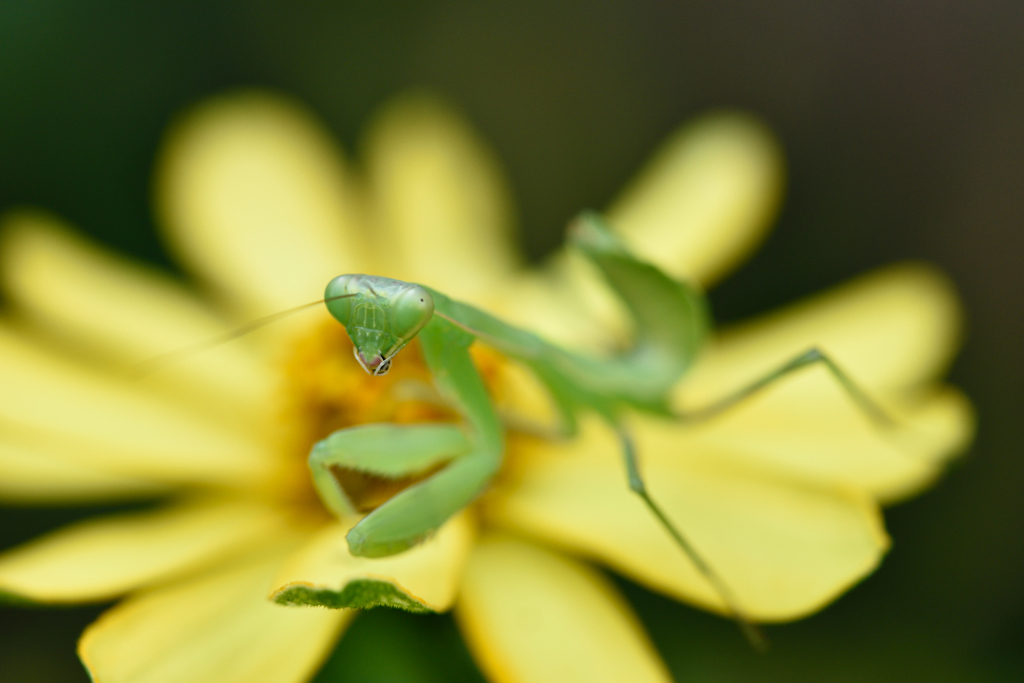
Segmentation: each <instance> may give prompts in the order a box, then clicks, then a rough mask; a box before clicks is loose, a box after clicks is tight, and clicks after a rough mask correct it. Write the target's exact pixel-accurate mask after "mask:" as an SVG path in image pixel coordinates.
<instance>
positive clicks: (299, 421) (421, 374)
mask: <svg viewBox="0 0 1024 683" xmlns="http://www.w3.org/2000/svg"><path fill="white" fill-rule="evenodd" d="M392 366H393V367H392V369H391V371H390V372H388V373H387V374H386V375H383V374H382V375H378V376H372V375H369V374H367V373H366V372H365V371H364V370H363V369H362V368H361V367H360V366H359V364H358V363H357V362H356V361H355V360H354V359H353V347H352V342H351V341H350V340H349V338H348V334H346V332H345V328H343V327H342V326H341V325H339V324H338V323H336V322H333V321H330V322H327V323H325V324H323V325H321V326H319V327H318V328H316V329H314V330H313V332H312V333H311V334H307V335H305V336H302V337H300V338H299V339H298V340H297V341H296V342H295V343H294V345H293V346H292V348H291V349H290V352H289V354H288V357H287V358H286V361H285V378H286V379H285V381H286V388H285V390H286V393H287V403H286V407H285V412H286V415H285V424H286V425H288V437H287V438H288V446H287V448H288V450H289V451H290V452H292V453H294V457H295V459H296V460H297V461H298V462H300V463H302V464H303V469H305V461H306V458H307V457H308V456H309V452H310V450H311V449H312V447H313V445H314V444H315V443H316V442H317V441H320V440H321V439H323V438H325V437H327V436H329V435H330V434H332V433H334V432H336V431H338V430H339V429H346V428H348V427H354V426H356V425H362V424H371V423H378V422H389V423H393V424H411V423H417V422H453V421H457V420H458V414H457V413H456V412H455V411H454V410H452V409H451V408H450V407H449V406H447V405H446V404H445V403H444V401H443V400H442V398H441V397H440V395H439V394H438V393H437V391H436V390H435V389H434V386H433V384H432V382H431V379H430V372H429V371H428V370H427V367H426V364H425V363H424V362H423V355H422V353H421V352H420V347H419V344H418V343H417V342H416V341H415V340H414V341H413V343H411V344H409V346H408V347H407V348H406V349H405V350H403V351H402V352H401V354H400V355H399V356H397V357H396V358H395V359H394V361H393V363H392ZM332 471H333V473H334V475H335V477H336V478H337V479H338V482H339V483H340V484H341V486H342V488H343V489H344V490H345V492H346V494H347V495H348V497H349V500H350V501H351V502H352V504H353V505H354V506H355V508H356V509H357V510H359V511H361V512H367V511H369V510H372V509H373V508H375V507H377V506H378V505H380V504H382V503H383V502H385V501H386V500H388V499H389V498H390V497H391V496H393V495H395V494H396V493H398V492H399V491H401V490H402V489H404V488H405V487H407V486H409V485H410V484H412V483H414V482H415V481H418V480H420V479H422V478H423V477H425V476H427V475H429V474H430V473H429V472H428V473H423V474H421V475H420V476H418V477H403V478H401V479H385V478H383V477H378V476H374V475H371V474H366V473H363V472H357V471H355V470H351V469H347V468H341V467H338V468H334V470H332ZM302 480H303V482H305V484H304V489H305V490H304V491H303V494H302V498H303V499H304V502H307V503H311V504H313V505H316V506H320V501H319V498H318V497H317V495H316V493H315V491H314V489H313V487H312V484H311V483H310V480H309V477H308V476H307V477H303V478H302Z"/></svg>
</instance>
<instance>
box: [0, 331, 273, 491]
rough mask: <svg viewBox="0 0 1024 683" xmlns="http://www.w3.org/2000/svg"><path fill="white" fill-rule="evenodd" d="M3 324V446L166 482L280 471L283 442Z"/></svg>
mask: <svg viewBox="0 0 1024 683" xmlns="http://www.w3.org/2000/svg"><path fill="white" fill-rule="evenodd" d="M39 347H40V345H39V344H38V343H35V342H33V340H31V339H29V338H27V337H25V336H23V335H20V334H16V333H15V332H13V331H12V330H11V329H10V328H9V327H6V326H3V325H0V357H2V358H3V359H4V362H3V364H0V417H2V418H3V431H2V432H0V440H2V441H3V442H5V443H17V444H20V445H23V446H24V447H26V448H28V449H30V450H31V449H33V446H34V444H37V445H39V446H40V448H41V449H43V450H50V451H52V450H53V449H54V448H60V449H61V450H62V451H63V452H65V453H66V454H67V459H68V461H74V462H80V463H82V464H84V465H86V466H90V465H91V466H95V467H99V468H101V469H104V470H106V471H108V472H110V473H115V474H124V475H128V476H140V477H143V478H146V479H152V480H158V481H193V482H217V483H221V484H225V485H229V486H252V485H255V484H257V483H260V482H267V481H269V480H271V479H272V478H273V476H274V475H275V474H277V473H278V468H279V467H280V465H281V460H280V455H279V454H278V453H277V452H276V450H275V449H274V446H275V444H273V443H269V442H267V440H266V439H260V438H259V435H258V434H244V433H239V432H236V431H233V430H231V429H226V428H225V427H224V426H223V425H221V424H217V422H216V421H215V420H214V421H211V420H210V419H207V418H206V417H203V416H200V415H199V414H197V413H196V412H191V411H190V410H189V409H186V408H185V407H183V406H180V405H178V404H176V403H174V402H170V401H167V400H166V399H165V398H162V397H159V396H156V395H153V394H152V393H150V392H147V391H145V390H144V387H143V386H142V384H141V383H140V382H132V381H128V380H118V379H116V378H114V377H111V376H110V375H109V374H105V373H102V372H100V371H97V370H94V369H92V368H89V367H86V366H84V365H81V364H79V363H76V362H73V361H71V360H69V359H62V358H59V357H57V356H56V355H54V354H50V353H46V352H45V351H44V350H42V349H41V348H39Z"/></svg>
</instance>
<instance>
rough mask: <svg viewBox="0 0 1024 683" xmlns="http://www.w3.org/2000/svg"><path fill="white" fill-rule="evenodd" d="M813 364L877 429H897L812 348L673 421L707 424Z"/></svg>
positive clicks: (827, 358)
mask: <svg viewBox="0 0 1024 683" xmlns="http://www.w3.org/2000/svg"><path fill="white" fill-rule="evenodd" d="M815 363H820V364H822V365H824V366H825V368H826V369H827V370H828V372H829V374H830V375H831V376H832V377H833V378H834V379H835V381H836V382H837V383H838V384H839V386H840V387H841V388H842V389H843V391H844V392H845V393H846V395H847V396H849V397H850V399H851V400H852V401H853V402H854V404H855V405H856V406H857V408H858V409H860V411H861V412H862V413H864V415H865V416H867V417H868V419H870V420H871V422H872V423H874V424H875V425H876V426H877V427H879V428H883V429H888V428H892V427H894V426H896V422H895V420H893V419H892V418H891V417H890V416H889V415H888V413H886V412H885V411H884V410H883V409H882V408H881V406H879V405H878V403H876V402H875V401H874V400H873V399H872V398H871V397H870V396H869V395H868V394H867V392H865V391H864V390H863V389H862V388H861V387H860V385H858V384H857V383H856V382H854V381H853V379H852V378H851V377H850V376H849V375H848V374H846V373H845V372H844V371H843V370H842V369H841V368H840V367H839V366H838V365H837V364H836V362H835V361H833V360H832V359H831V358H829V357H828V356H827V355H825V353H823V352H822V351H821V350H820V349H818V348H814V347H812V348H810V349H808V350H807V351H804V352H803V353H801V354H799V355H797V356H796V357H794V358H793V359H791V360H789V361H787V362H786V363H783V364H782V365H781V366H779V367H778V368H776V369H775V370H772V371H771V372H769V373H768V374H766V375H765V376H763V377H761V378H760V379H757V380H755V381H753V382H751V383H750V384H748V385H746V386H744V387H741V388H740V389H738V390H737V391H734V392H733V393H731V394H729V395H728V396H725V397H724V398H721V399H719V400H718V401H715V402H714V403H712V404H711V405H709V406H705V407H704V408H699V409H697V410H683V411H676V412H675V417H676V419H678V420H680V421H681V422H688V423H698V422H704V421H706V420H710V419H712V418H714V417H717V416H718V415H720V414H722V413H723V412H725V411H726V410H728V409H729V408H731V407H733V406H734V405H736V404H738V403H741V402H742V401H744V400H746V399H748V398H750V397H751V396H754V395H756V394H757V393H759V392H760V391H762V390H763V389H766V388H767V387H768V386H770V385H771V384H773V383H775V382H776V381H778V380H780V379H782V378H783V377H785V376H786V375H788V374H790V373H792V372H795V371H797V370H799V369H801V368H804V367H807V366H809V365H813V364H815Z"/></svg>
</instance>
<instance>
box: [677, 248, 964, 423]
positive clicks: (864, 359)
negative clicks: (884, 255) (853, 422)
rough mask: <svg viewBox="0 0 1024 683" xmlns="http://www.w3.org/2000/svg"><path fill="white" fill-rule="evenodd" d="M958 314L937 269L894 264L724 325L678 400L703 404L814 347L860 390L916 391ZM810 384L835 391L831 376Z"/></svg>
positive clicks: (946, 350)
mask: <svg viewBox="0 0 1024 683" xmlns="http://www.w3.org/2000/svg"><path fill="white" fill-rule="evenodd" d="M960 317H961V316H960V308H959V305H958V303H957V298H956V294H955V292H954V291H953V289H952V287H951V286H950V284H949V282H948V280H947V279H946V278H945V277H943V276H942V275H941V274H940V273H938V272H937V271H936V270H935V269H933V268H931V267H929V266H925V265H921V264H902V265H897V266H892V267H889V268H886V269H884V270H880V271H877V272H875V273H871V274H869V275H866V276H864V277H861V278H859V279H857V280H854V281H853V282H850V283H848V284H846V285H843V286H841V287H837V288H836V289H833V290H831V291H829V292H826V293H824V294H821V295H818V296H816V297H814V298H811V299H808V300H806V301H804V302H801V303H798V304H796V305H793V306H790V307H788V308H786V309H783V310H781V311H778V312H776V313H772V314H769V315H766V316H764V317H762V318H759V319H756V320H753V321H751V322H748V323H745V324H743V325H740V326H737V327H735V328H733V329H729V330H726V331H724V332H723V333H722V335H721V337H720V338H719V339H716V340H715V342H714V343H713V344H711V345H710V346H709V348H708V349H707V352H706V353H705V355H704V356H703V357H702V358H701V359H700V361H699V362H698V364H697V365H696V367H695V368H694V370H693V372H692V374H691V375H690V376H688V377H687V378H685V379H684V381H683V382H682V383H681V384H680V389H679V391H680V394H679V396H678V398H679V399H680V401H681V403H682V405H690V406H700V405H703V403H704V402H707V401H711V400H714V399H716V398H720V397H722V396H724V395H725V394H726V393H727V392H729V391H731V390H735V389H738V388H740V387H742V386H745V385H746V384H749V383H750V382H752V381H754V380H755V379H758V378H760V377H763V376H764V375H765V374H767V373H768V372H770V371H772V370H774V369H776V368H778V367H779V366H781V365H782V364H783V363H785V362H786V361H789V360H791V359H793V358H794V357H795V356H797V355H798V354H800V353H801V352H803V351H806V350H808V349H810V348H812V347H818V348H819V349H821V350H822V351H824V352H825V353H827V354H828V355H829V356H830V357H831V358H832V359H833V360H834V361H836V363H838V364H839V366H840V367H841V368H842V369H843V370H844V371H845V372H847V373H848V374H849V375H850V376H851V377H852V378H853V379H854V380H855V381H856V382H857V383H859V384H860V385H861V386H862V387H864V388H865V389H868V390H871V391H874V392H885V391H890V390H892V391H906V390H909V389H916V388H919V387H920V386H921V385H922V384H923V383H925V382H927V381H929V380H933V379H935V378H937V377H938V376H940V375H941V374H942V373H943V372H944V371H945V369H946V367H947V366H948V364H949V362H950V361H951V359H952V357H953V354H954V352H955V351H956V349H957V347H958V345H959V340H960V327H961V324H960ZM801 374H803V373H801ZM784 384H789V382H786V383H784ZM801 386H802V385H801ZM814 386H815V387H816V389H814V390H815V391H817V392H818V393H817V394H816V396H817V397H820V396H822V395H824V393H827V392H831V391H832V388H831V387H830V386H829V383H828V382H819V383H816V384H815V385H814ZM810 390H811V389H810V387H809V386H808V387H806V388H803V389H800V390H799V391H797V390H791V393H793V394H794V395H801V394H804V393H805V392H806V391H810ZM808 397H809V395H808Z"/></svg>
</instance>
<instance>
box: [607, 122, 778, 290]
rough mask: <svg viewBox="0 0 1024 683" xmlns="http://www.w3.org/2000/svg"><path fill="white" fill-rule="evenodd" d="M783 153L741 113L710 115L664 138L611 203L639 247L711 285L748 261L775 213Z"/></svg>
mask: <svg viewBox="0 0 1024 683" xmlns="http://www.w3.org/2000/svg"><path fill="white" fill-rule="evenodd" d="M783 176H784V169H783V160H782V152H781V150H780V149H779V147H778V144H777V143H776V141H775V139H774V137H772V135H771V133H770V132H769V131H768V130H767V129H766V128H765V127H764V126H763V125H762V124H761V123H760V122H759V121H757V120H755V119H752V118H751V117H749V116H745V115H742V114H729V113H725V114H714V115H711V116H707V117H705V118H703V119H700V120H698V121H696V122H694V123H691V124H689V125H686V126H684V127H683V128H681V129H679V130H678V131H677V132H676V133H675V134H673V135H672V136H671V137H670V138H669V139H668V141H666V142H665V143H664V144H663V145H662V147H661V148H660V149H659V150H658V152H657V153H656V154H655V155H654V157H653V158H652V159H651V160H650V161H649V162H648V164H647V166H646V167H645V168H644V170H643V171H642V172H641V173H640V175H639V176H638V177H637V178H636V180H634V181H633V183H632V184H631V185H629V186H628V187H627V188H626V190H625V192H624V193H623V194H622V195H621V196H620V197H619V198H618V199H617V200H616V201H615V202H614V203H613V204H612V205H611V207H610V208H609V209H608V219H609V221H610V222H611V223H612V225H614V226H615V227H616V228H617V229H618V231H619V232H620V233H621V234H622V235H623V236H624V237H625V238H626V240H627V242H628V243H629V244H630V245H631V246H632V248H633V249H634V250H635V251H636V253H637V254H638V255H640V256H642V257H643V258H646V259H648V260H650V261H652V262H653V263H655V264H657V265H659V266H660V267H661V268H662V269H664V270H665V271H666V272H668V273H670V274H672V275H674V276H676V277H680V278H687V279H691V280H694V281H696V282H699V283H701V284H702V285H704V286H705V287H707V286H709V285H710V284H712V283H713V282H715V281H716V280H718V279H719V278H720V277H721V276H722V275H724V274H726V273H727V272H728V271H729V270H731V269H732V268H734V267H735V266H736V265H737V264H738V263H739V262H740V261H742V260H743V259H745V258H746V257H747V256H748V255H749V254H750V253H751V252H752V251H753V249H754V248H755V247H756V246H757V245H758V244H759V243H760V242H761V240H762V238H763V237H764V235H765V233H766V230H767V228H768V226H769V225H770V223H771V221H772V219H773V218H774V217H775V213H776V210H777V209H778V205H779V202H780V198H781V194H782V186H783Z"/></svg>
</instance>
